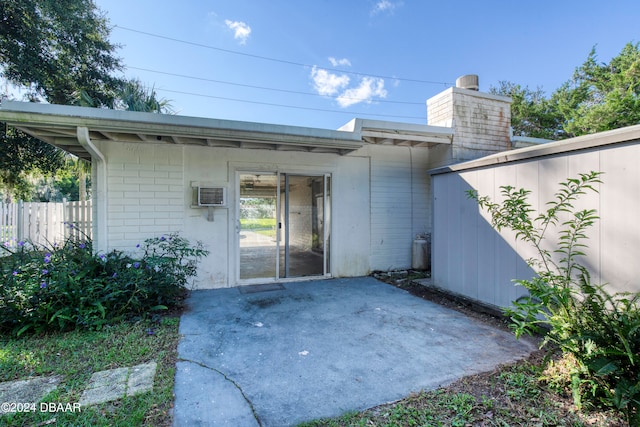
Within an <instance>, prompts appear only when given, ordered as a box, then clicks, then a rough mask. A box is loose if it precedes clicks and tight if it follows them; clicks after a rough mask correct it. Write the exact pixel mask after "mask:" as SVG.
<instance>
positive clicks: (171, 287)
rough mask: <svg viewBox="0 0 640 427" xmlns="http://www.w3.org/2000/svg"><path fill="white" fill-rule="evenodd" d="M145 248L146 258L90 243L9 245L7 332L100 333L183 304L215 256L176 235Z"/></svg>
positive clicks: (1, 288)
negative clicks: (202, 264) (99, 249)
mask: <svg viewBox="0 0 640 427" xmlns="http://www.w3.org/2000/svg"><path fill="white" fill-rule="evenodd" d="M138 246H139V247H140V245H138ZM140 250H141V252H142V256H140V257H134V256H131V255H127V254H124V253H123V252H120V251H112V252H109V253H107V254H94V253H93V250H92V244H91V241H90V240H89V239H87V240H85V241H75V240H72V239H69V240H67V241H66V242H65V243H64V244H63V245H56V244H53V245H49V246H45V247H38V246H35V245H32V244H30V243H28V242H17V244H14V245H9V244H5V245H4V246H3V252H4V255H5V256H3V257H0V275H1V278H2V283H1V284H0V331H2V332H10V333H12V334H15V335H21V334H23V333H25V332H27V331H33V332H42V331H46V330H61V331H65V330H70V329H78V328H80V329H100V328H101V327H102V326H104V325H107V324H113V323H114V322H118V321H121V320H124V319H131V318H136V317H145V316H148V315H150V314H151V313H154V312H156V311H158V310H164V309H167V308H169V307H173V306H176V305H178V304H179V303H180V302H181V297H182V294H183V292H184V290H185V287H186V285H187V282H188V280H189V278H190V277H193V276H195V275H196V271H197V265H198V261H199V260H200V258H202V257H203V256H206V255H207V253H208V252H207V251H206V250H204V249H203V247H202V244H201V243H197V244H196V245H195V246H192V245H190V243H189V242H188V241H187V240H186V239H184V238H182V237H179V236H178V235H176V234H172V235H170V236H168V237H165V236H162V237H158V238H151V239H147V240H146V241H145V242H144V243H143V244H142V245H141V247H140Z"/></svg>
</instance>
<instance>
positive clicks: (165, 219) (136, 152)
mask: <svg viewBox="0 0 640 427" xmlns="http://www.w3.org/2000/svg"><path fill="white" fill-rule="evenodd" d="M102 150H103V152H104V153H105V155H106V157H107V169H108V175H109V178H108V181H107V187H108V193H109V197H108V200H107V210H108V220H107V239H108V243H109V248H110V249H121V250H125V251H130V250H132V249H133V248H135V246H136V245H137V244H138V243H142V242H143V241H144V240H145V239H147V238H151V237H159V236H161V235H166V234H169V233H172V232H181V231H183V230H184V193H185V184H184V180H183V147H172V146H165V145H143V144H126V143H114V142H110V143H109V144H103V147H102Z"/></svg>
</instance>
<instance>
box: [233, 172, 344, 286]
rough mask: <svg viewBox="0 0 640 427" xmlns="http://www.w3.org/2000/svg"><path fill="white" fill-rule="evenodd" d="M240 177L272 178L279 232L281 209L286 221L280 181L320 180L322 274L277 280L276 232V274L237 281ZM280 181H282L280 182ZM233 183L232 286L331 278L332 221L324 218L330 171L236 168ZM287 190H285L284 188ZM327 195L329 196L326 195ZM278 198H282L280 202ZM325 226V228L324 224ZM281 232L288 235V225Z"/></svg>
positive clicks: (328, 214)
mask: <svg viewBox="0 0 640 427" xmlns="http://www.w3.org/2000/svg"><path fill="white" fill-rule="evenodd" d="M244 174H256V175H260V174H262V175H275V177H276V183H277V184H276V186H277V189H276V195H277V197H276V229H279V221H280V218H282V212H283V210H285V215H284V218H283V220H285V221H287V222H288V209H287V207H286V206H282V205H285V204H286V203H288V197H280V194H281V191H282V189H281V184H282V183H283V181H284V182H285V185H286V183H288V177H289V176H308V177H322V178H323V205H322V209H323V214H322V215H323V221H324V226H323V236H322V238H323V263H322V264H323V268H322V269H323V272H322V274H318V275H312V276H297V277H280V255H279V254H280V249H281V244H282V240H283V239H282V238H281V236H280V233H279V232H277V233H276V259H275V267H276V272H275V276H274V277H261V278H250V279H241V278H240V269H241V265H240V230H241V227H240V199H241V197H240V191H241V189H240V175H244ZM282 178H284V180H283V179H282ZM235 182H236V185H235V187H236V192H235V193H236V197H235V199H236V200H235V224H234V230H235V233H234V235H235V238H234V239H232V240H233V245H234V247H235V250H234V251H233V252H234V259H235V264H236V268H235V273H236V283H237V284H238V285H250V284H256V283H269V282H287V281H289V282H290V281H301V280H314V279H318V278H329V277H331V260H330V255H331V254H330V251H329V248H330V246H331V241H330V238H331V228H332V221H331V220H329V221H327V219H330V218H331V206H332V201H331V194H332V193H333V188H332V186H333V182H332V177H331V173H330V172H324V173H323V172H302V171H292V172H288V171H287V170H276V171H273V170H266V169H259V170H258V169H250V168H239V169H236V171H235ZM287 190H288V189H287ZM328 192H329V194H327V193H328ZM282 199H285V200H284V201H283V200H282ZM327 222H328V224H329V226H328V227H327V226H326V224H327ZM284 226H285V233H287V234H288V233H289V226H288V224H285V225H284ZM285 251H288V248H285ZM285 262H287V255H285Z"/></svg>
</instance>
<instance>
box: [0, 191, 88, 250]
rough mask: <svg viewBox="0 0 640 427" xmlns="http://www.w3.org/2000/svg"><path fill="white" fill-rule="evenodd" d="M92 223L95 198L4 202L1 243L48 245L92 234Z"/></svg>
mask: <svg viewBox="0 0 640 427" xmlns="http://www.w3.org/2000/svg"><path fill="white" fill-rule="evenodd" d="M91 223H92V210H91V200H88V201H83V202H60V203H42V202H18V203H9V204H6V203H0V243H2V244H4V245H6V246H8V247H15V245H17V242H21V241H30V242H32V243H34V244H38V245H48V244H53V243H54V242H58V243H61V242H63V241H64V240H66V239H68V238H74V239H79V240H83V239H85V238H87V237H89V238H90V237H91Z"/></svg>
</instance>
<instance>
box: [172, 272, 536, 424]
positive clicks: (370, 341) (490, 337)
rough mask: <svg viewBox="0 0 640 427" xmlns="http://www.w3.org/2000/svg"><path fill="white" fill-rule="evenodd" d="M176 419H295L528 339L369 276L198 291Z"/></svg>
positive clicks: (355, 402) (481, 359) (487, 358)
mask: <svg viewBox="0 0 640 427" xmlns="http://www.w3.org/2000/svg"><path fill="white" fill-rule="evenodd" d="M188 306H189V310H188V311H187V312H186V313H185V314H184V315H183V316H182V319H181V322H180V333H181V334H182V335H183V338H182V340H181V342H180V344H179V347H178V358H179V361H178V363H177V369H176V383H175V395H176V399H175V407H174V426H176V427H183V426H185V427H186V426H189V427H191V426H263V427H271V426H277V427H282V426H289V425H295V424H297V423H300V422H303V421H309V420H312V419H316V418H321V417H331V416H336V415H340V414H342V413H344V412H346V411H353V410H362V409H366V408H369V407H372V406H376V405H379V404H382V403H386V402H389V401H394V400H397V399H401V398H403V397H405V396H407V395H409V394H410V393H411V392H417V391H420V390H423V389H424V390H429V389H435V388H438V387H440V386H443V385H446V384H449V383H451V382H453V381H454V380H456V379H458V378H460V377H462V376H465V375H469V374H473V373H478V372H483V371H487V370H491V369H493V368H494V367H495V366H497V365H499V364H502V363H506V362H512V361H515V360H517V359H520V358H524V357H526V356H527V355H529V354H530V353H531V352H532V351H533V350H535V348H536V347H535V345H534V344H533V343H530V342H528V341H525V340H520V341H517V340H516V339H515V338H514V337H513V336H512V335H511V334H509V333H507V332H504V331H501V330H497V329H494V328H492V327H490V326H487V325H486V324H483V323H479V322H477V321H475V320H473V319H470V318H468V317H466V316H464V315H463V314H461V313H459V312H456V311H452V310H449V309H446V308H444V307H441V306H439V305H437V304H433V303H431V302H428V301H425V300H422V299H420V298H417V297H414V296H412V295H410V294H409V293H407V292H405V291H403V290H400V289H398V288H394V287H393V286H390V285H387V284H384V283H381V282H379V281H377V280H375V279H373V278H370V277H363V278H355V279H332V280H321V281H309V282H296V283H286V284H283V285H266V286H263V287H261V286H256V287H243V288H232V289H219V290H209V291H195V292H193V294H192V295H191V297H190V298H189V300H188Z"/></svg>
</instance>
